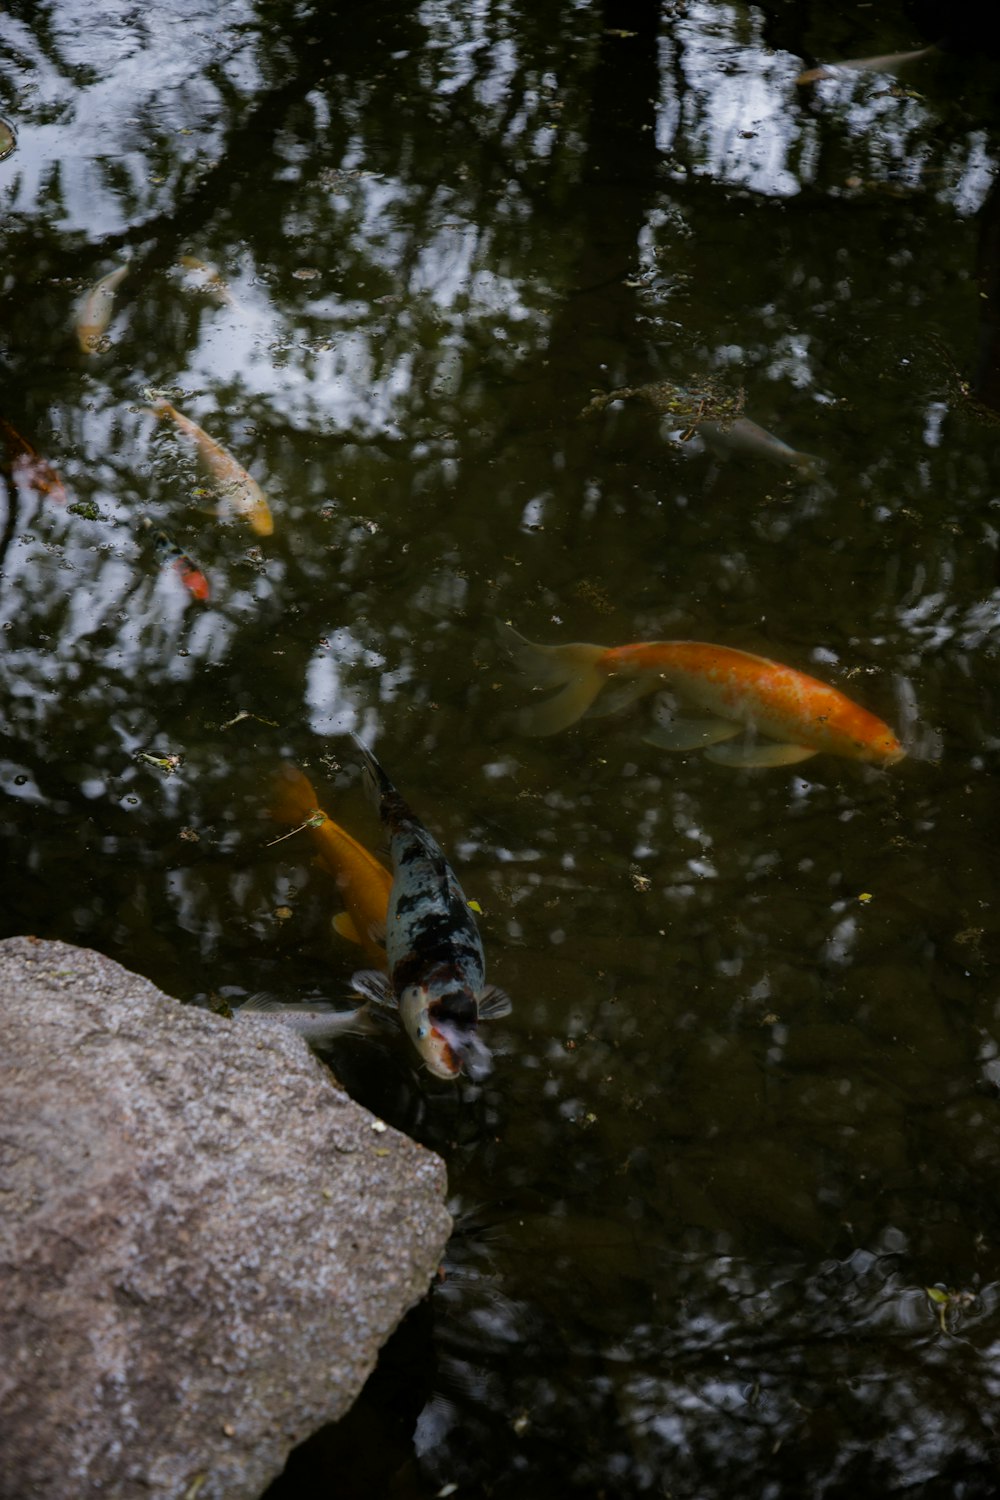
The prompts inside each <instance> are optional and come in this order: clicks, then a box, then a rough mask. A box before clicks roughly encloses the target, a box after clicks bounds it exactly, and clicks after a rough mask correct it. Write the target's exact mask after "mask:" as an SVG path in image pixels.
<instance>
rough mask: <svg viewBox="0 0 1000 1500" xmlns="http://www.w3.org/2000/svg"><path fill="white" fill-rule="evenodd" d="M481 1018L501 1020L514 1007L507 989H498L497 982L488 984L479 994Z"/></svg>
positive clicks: (483, 1019)
mask: <svg viewBox="0 0 1000 1500" xmlns="http://www.w3.org/2000/svg"><path fill="white" fill-rule="evenodd" d="M477 1004H478V1007H479V1019H480V1020H481V1021H499V1020H502V1018H503V1017H504V1016H509V1015H510V1013H511V1011H512V1010H513V1009H514V1007H513V1005H512V1004H511V999H510V996H509V995H508V994H507V992H506V990H501V989H498V988H497V986H496V985H495V984H488V985H487V986H486V988H485V989H484V990H482V991H481V992H480V994H479V997H478V1001H477Z"/></svg>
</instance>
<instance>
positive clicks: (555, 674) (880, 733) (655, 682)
mask: <svg viewBox="0 0 1000 1500" xmlns="http://www.w3.org/2000/svg"><path fill="white" fill-rule="evenodd" d="M501 634H502V637H503V639H504V640H505V642H506V644H507V645H508V646H509V648H510V649H511V651H512V653H513V655H514V656H515V658H516V659H517V660H518V662H519V663H520V665H521V666H522V667H523V668H524V669H525V670H526V671H527V672H528V673H529V674H530V675H531V676H532V677H533V678H534V680H535V682H536V683H537V684H538V685H540V686H543V687H553V688H558V689H559V691H558V692H556V693H555V694H554V695H553V696H552V697H550V698H547V699H546V700H545V701H544V702H543V703H539V704H538V705H537V706H535V707H533V708H527V709H524V710H522V712H521V714H520V715H519V720H518V722H519V727H520V728H521V730H522V731H523V733H525V734H532V735H543V734H556V733H558V731H559V730H560V729H566V728H568V727H569V725H570V724H573V723H575V722H576V720H577V719H579V718H580V717H581V715H583V714H584V713H586V712H587V710H588V709H590V708H591V705H592V704H593V703H594V700H595V699H596V698H597V696H598V694H599V693H600V692H601V689H602V688H603V687H604V686H605V685H606V683H607V682H608V681H609V680H610V679H625V681H624V682H622V683H621V685H620V686H619V688H618V690H617V691H612V692H610V693H608V694H606V695H605V702H604V703H603V704H602V705H601V706H600V707H599V708H596V709H594V710H593V712H594V713H595V714H597V713H613V712H615V710H617V709H619V708H624V707H625V706H627V705H628V704H630V703H633V702H635V701H636V700H637V699H638V698H641V697H643V696H645V695H646V694H648V693H655V692H658V691H659V690H661V689H663V688H666V689H668V690H670V691H671V692H672V693H673V694H675V695H676V697H677V699H678V700H679V701H680V702H681V703H682V704H683V710H682V712H680V713H677V714H674V715H672V716H671V717H670V718H669V721H668V722H665V723H661V724H660V726H659V727H658V728H656V729H654V730H652V732H651V733H650V734H648V735H647V736H645V738H646V740H647V741H648V743H649V744H652V745H658V746H659V747H660V748H661V749H664V750H682V751H683V750H700V749H704V750H705V754H706V756H707V757H708V759H709V760H714V761H718V762H719V763H720V764H722V765H728V766H790V765H794V764H795V762H796V761H800V760H806V759H808V757H809V756H811V755H819V754H821V753H825V754H828V755H840V756H844V757H845V758H846V759H847V760H859V761H868V762H870V763H872V764H875V765H882V766H891V765H894V764H895V763H896V761H899V760H902V759H903V757H904V756H905V754H906V751H905V750H904V749H903V747H902V745H901V744H900V743H899V740H898V739H897V738H896V736H895V735H894V734H893V732H892V730H891V729H890V728H889V726H888V725H887V724H883V723H882V720H881V719H877V718H876V717H875V715H874V714H871V713H869V712H868V710H867V709H865V708H862V707H861V706H860V705H859V704H857V703H853V702H852V701H851V699H850V698H847V697H845V696H844V694H843V693H841V692H838V691H837V689H836V688H833V687H830V686H829V684H828V683H825V682H819V681H818V680H817V679H816V678H815V677H808V676H807V675H806V674H805V673H804V672H797V671H796V670H795V668H794V667H786V666H783V665H782V664H781V662H777V661H770V660H769V659H768V658H767V657H766V656H754V655H752V654H751V653H750V652H749V651H737V650H735V649H733V648H732V647H729V646H712V645H709V644H708V643H707V642H705V641H640V642H637V643H635V644H634V645H629V646H608V647H605V646H589V645H584V644H582V643H574V644H571V645H566V646H538V645H534V644H532V642H531V641H526V640H525V639H524V637H523V636H521V635H518V633H517V631H516V630H514V629H512V627H510V626H509V625H502V626H501Z"/></svg>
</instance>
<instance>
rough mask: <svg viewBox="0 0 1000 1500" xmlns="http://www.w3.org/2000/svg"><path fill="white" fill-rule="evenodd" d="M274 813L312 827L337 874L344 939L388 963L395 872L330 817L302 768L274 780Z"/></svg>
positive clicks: (287, 769) (330, 870) (323, 858)
mask: <svg viewBox="0 0 1000 1500" xmlns="http://www.w3.org/2000/svg"><path fill="white" fill-rule="evenodd" d="M271 817H272V818H274V819H275V820H276V821H277V822H279V823H294V824H297V825H299V826H302V825H304V824H305V825H308V827H309V832H310V833H311V835H312V839H313V843H314V845H315V846H316V855H317V858H318V859H319V863H320V864H321V865H322V867H323V869H324V870H326V872H327V874H329V875H332V876H333V878H334V880H335V881H336V882H337V885H338V886H339V887H340V893H341V896H342V897H343V900H344V906H345V908H346V910H345V911H342V912H340V913H339V915H338V916H336V917H334V919H333V925H334V928H335V929H336V931H337V932H339V933H340V935H341V937H344V938H347V939H348V941H349V942H352V943H359V944H360V945H361V947H362V948H363V949H364V950H365V953H366V954H367V955H368V958H369V959H370V961H371V962H372V963H373V964H375V965H377V967H378V968H380V969H384V968H385V967H386V957H385V919H386V912H387V911H388V909H389V891H390V890H391V888H392V876H391V875H390V873H389V871H388V870H387V869H386V868H385V866H384V865H382V864H380V863H379V861H378V860H377V859H376V858H375V856H374V855H373V854H369V852H368V850H367V849H365V848H364V847H363V846H362V845H361V844H359V843H358V841H357V840H356V839H353V838H351V835H350V834H349V833H347V832H346V830H345V829H343V828H341V827H340V825H339V824H338V823H335V822H334V821H333V819H332V818H328V817H327V815H326V813H325V812H324V811H323V809H322V808H321V807H320V806H319V805H318V803H317V801H316V793H315V792H314V791H313V788H312V783H311V782H310V780H309V778H308V776H305V775H304V774H303V773H302V772H301V771H300V770H299V769H298V767H297V766H292V765H284V766H282V768H281V770H280V771H279V772H278V775H277V777H276V778H275V782H274V792H273V795H272V799H271Z"/></svg>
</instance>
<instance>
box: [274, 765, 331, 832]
mask: <svg viewBox="0 0 1000 1500" xmlns="http://www.w3.org/2000/svg"><path fill="white" fill-rule="evenodd" d="M319 811H320V809H319V807H318V805H317V802H316V793H315V792H314V791H313V785H312V782H311V781H310V780H309V777H308V776H306V775H305V773H304V772H303V771H300V770H299V768H298V766H293V765H291V764H289V763H287V762H286V764H285V765H283V766H282V767H281V768H280V770H279V771H278V773H277V774H276V776H275V778H274V783H273V786H272V789H271V817H272V818H273V819H274V821H275V822H276V823H292V824H296V825H298V824H301V823H307V822H308V821H309V819H310V818H311V817H312V816H313V814H314V813H317V812H319Z"/></svg>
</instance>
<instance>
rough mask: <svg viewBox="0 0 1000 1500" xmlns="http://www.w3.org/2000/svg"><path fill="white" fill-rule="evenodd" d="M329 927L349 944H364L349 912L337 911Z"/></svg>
mask: <svg viewBox="0 0 1000 1500" xmlns="http://www.w3.org/2000/svg"><path fill="white" fill-rule="evenodd" d="M330 925H331V927H332V928H333V930H334V932H336V933H339V935H340V936H341V937H342V938H346V939H347V941H348V942H349V943H358V944H361V943H363V942H364V939H363V938H362V936H361V934H360V932H359V931H358V929H357V927H356V925H355V922H354V918H353V917H352V916H351V914H350V912H346V911H338V913H337V915H336V916H335V917H334V919H333V921H332V922H331V923H330Z"/></svg>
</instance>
